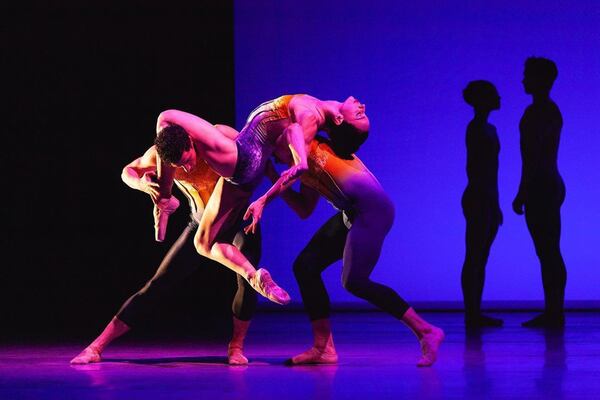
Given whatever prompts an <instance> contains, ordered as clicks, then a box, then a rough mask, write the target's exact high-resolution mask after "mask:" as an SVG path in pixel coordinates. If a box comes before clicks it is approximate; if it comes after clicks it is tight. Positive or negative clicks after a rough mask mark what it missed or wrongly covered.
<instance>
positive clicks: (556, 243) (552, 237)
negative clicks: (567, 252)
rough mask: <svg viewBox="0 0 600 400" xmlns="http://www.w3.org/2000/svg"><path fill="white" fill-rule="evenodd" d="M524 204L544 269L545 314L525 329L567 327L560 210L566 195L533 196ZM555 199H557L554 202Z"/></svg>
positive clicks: (528, 226)
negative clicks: (565, 321) (565, 325)
mask: <svg viewBox="0 0 600 400" xmlns="http://www.w3.org/2000/svg"><path fill="white" fill-rule="evenodd" d="M531 197H532V200H531V201H529V202H527V203H526V204H525V220H526V221H527V228H528V229H529V232H530V234H531V238H532V239H533V243H534V245H535V251H536V253H537V256H538V258H539V260H540V264H541V268H542V283H543V285H544V299H545V312H544V314H543V315H542V316H539V317H537V318H536V319H535V320H536V321H537V323H535V322H534V320H532V321H529V322H531V323H530V324H528V325H526V326H549V327H551V326H562V325H564V314H563V312H564V300H565V286H566V283H567V270H566V267H565V262H564V260H563V257H562V254H561V251H560V233H561V220H560V206H561V205H562V202H563V200H564V192H563V193H561V194H559V196H552V197H550V196H531ZM553 198H554V199H553Z"/></svg>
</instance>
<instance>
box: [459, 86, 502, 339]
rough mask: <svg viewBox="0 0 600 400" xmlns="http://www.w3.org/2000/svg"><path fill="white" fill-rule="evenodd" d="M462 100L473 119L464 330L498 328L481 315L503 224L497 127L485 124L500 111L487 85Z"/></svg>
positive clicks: (469, 146) (467, 91) (465, 202)
mask: <svg viewBox="0 0 600 400" xmlns="http://www.w3.org/2000/svg"><path fill="white" fill-rule="evenodd" d="M463 98H464V99H465V101H466V102H467V104H469V105H470V106H472V107H473V109H474V111H475V116H474V117H473V120H472V121H471V122H469V125H468V126H467V137H466V144H467V177H468V180H469V182H468V184H467V188H466V189H465V192H464V194H463V197H462V208H463V214H464V216H465V219H466V220H467V231H466V235H465V242H466V254H465V262H464V264H463V269H462V279H461V280H462V291H463V299H464V303H465V325H466V326H467V328H477V327H482V326H501V325H502V320H500V319H496V318H492V317H489V316H486V315H483V314H481V296H482V294H483V285H484V281H485V266H486V264H487V260H488V256H489V254H490V248H491V247H492V243H493V242H494V239H495V238H496V234H497V233H498V227H499V226H500V225H501V224H502V211H500V204H499V202H498V153H499V152H500V141H499V140H498V135H497V134H496V127H495V126H494V125H492V124H490V123H489V122H488V117H489V115H490V112H491V111H493V110H498V109H499V108H500V96H499V95H498V91H497V90H496V87H495V86H494V85H493V84H492V83H491V82H488V81H481V80H480V81H472V82H469V84H468V85H467V87H466V88H465V90H463Z"/></svg>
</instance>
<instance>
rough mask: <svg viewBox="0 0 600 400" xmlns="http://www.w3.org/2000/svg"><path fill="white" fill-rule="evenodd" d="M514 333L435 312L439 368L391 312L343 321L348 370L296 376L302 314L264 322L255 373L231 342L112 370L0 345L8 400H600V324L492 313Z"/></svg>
mask: <svg viewBox="0 0 600 400" xmlns="http://www.w3.org/2000/svg"><path fill="white" fill-rule="evenodd" d="M491 314H492V315H495V316H500V317H502V318H504V319H505V326H504V327H503V328H498V329H488V330H485V331H483V333H482V334H480V335H468V336H467V335H466V334H465V330H464V328H463V325H462V314H460V313H425V314H423V315H424V317H425V318H426V319H428V320H430V321H431V322H433V323H435V324H437V325H439V326H440V327H442V328H443V329H444V330H445V331H446V340H445V342H444V344H443V346H442V348H441V353H440V357H439V360H438V362H437V363H436V364H435V365H434V366H433V367H432V368H426V369H422V368H417V367H415V362H416V361H417V359H418V355H419V346H418V344H417V341H416V339H415V338H414V337H413V336H412V334H411V333H410V332H409V331H408V330H407V329H406V328H405V327H404V326H403V325H402V324H401V323H398V322H397V321H395V320H393V319H392V318H391V317H388V316H386V315H384V314H381V313H376V312H362V313H340V314H337V315H336V316H335V317H334V318H333V319H332V320H333V328H334V334H335V336H334V338H335V343H336V347H337V350H338V353H339V355H340V363H339V365H337V366H326V367H324V366H307V367H287V366H285V365H284V361H285V360H286V359H287V358H288V357H289V356H291V355H294V354H296V353H298V352H300V351H303V350H305V349H306V348H307V347H308V345H309V344H311V334H310V326H309V324H308V322H307V319H306V317H305V315H304V314H302V313H263V314H261V315H259V316H257V318H256V319H255V321H254V322H253V325H252V327H251V329H250V333H249V337H248V339H247V343H246V354H247V355H248V356H249V358H250V361H251V363H250V365H249V366H247V367H230V366H227V365H226V364H225V354H224V353H225V351H226V342H227V340H226V339H224V340H223V341H222V342H219V343H214V342H211V343H209V342H202V341H198V342H193V343H190V342H174V341H167V340H164V341H161V342H153V343H148V342H143V341H135V342H133V341H131V340H129V341H128V340H126V339H125V340H121V341H117V342H116V343H115V344H114V345H113V346H111V347H109V348H108V349H107V351H106V352H105V354H104V357H105V361H104V362H102V363H100V364H92V365H88V366H71V365H69V360H70V359H71V358H72V357H73V356H75V355H76V354H77V353H78V352H79V351H80V350H81V349H82V348H83V346H84V345H85V343H49V344H35V345H33V344H30V345H28V344H18V345H2V347H1V348H0V399H11V400H13V399H61V400H64V399H146V400H149V399H210V400H219V399H257V400H267V399H278V400H292V399H334V398H335V399H387V398H390V399H391V398H394V399H419V400H421V399H428V398H444V399H454V398H456V399H504V398H515V399H517V398H521V399H533V398H539V399H561V398H564V399H600V314H598V313H592V312H581V313H570V314H568V316H567V327H566V328H565V330H564V332H562V333H557V332H544V331H543V330H534V329H526V328H521V327H520V325H519V324H520V322H521V321H523V320H526V319H528V318H529V317H531V316H533V315H534V314H533V313H491Z"/></svg>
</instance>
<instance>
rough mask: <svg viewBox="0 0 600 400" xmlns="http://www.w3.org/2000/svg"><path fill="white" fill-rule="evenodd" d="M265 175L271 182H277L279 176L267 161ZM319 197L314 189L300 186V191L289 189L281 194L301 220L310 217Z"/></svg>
mask: <svg viewBox="0 0 600 400" xmlns="http://www.w3.org/2000/svg"><path fill="white" fill-rule="evenodd" d="M265 175H266V176H267V178H269V179H270V180H271V182H277V180H278V179H279V174H278V173H277V171H276V170H275V167H274V166H273V163H272V162H271V161H270V160H269V162H268V163H267V168H266V172H265ZM319 197H321V195H320V194H319V192H317V191H316V190H314V189H311V188H310V187H308V186H306V185H304V184H300V191H298V192H297V191H295V190H294V189H292V188H291V187H290V188H288V189H286V190H284V191H283V192H282V193H281V198H282V199H283V200H284V201H285V203H286V204H287V205H288V206H289V207H290V208H291V209H292V210H293V211H294V212H295V213H296V214H297V215H298V216H299V217H300V218H302V219H306V218H308V217H310V215H311V214H312V213H313V211H314V210H315V208H316V206H317V203H318V202H319Z"/></svg>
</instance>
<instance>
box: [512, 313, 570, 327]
mask: <svg viewBox="0 0 600 400" xmlns="http://www.w3.org/2000/svg"><path fill="white" fill-rule="evenodd" d="M521 326H523V327H525V328H555V329H556V328H558V329H560V328H564V326H565V315H564V314H562V313H560V314H547V313H542V314H540V315H538V316H537V317H535V318H532V319H530V320H529V321H525V322H523V323H522V324H521Z"/></svg>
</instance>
